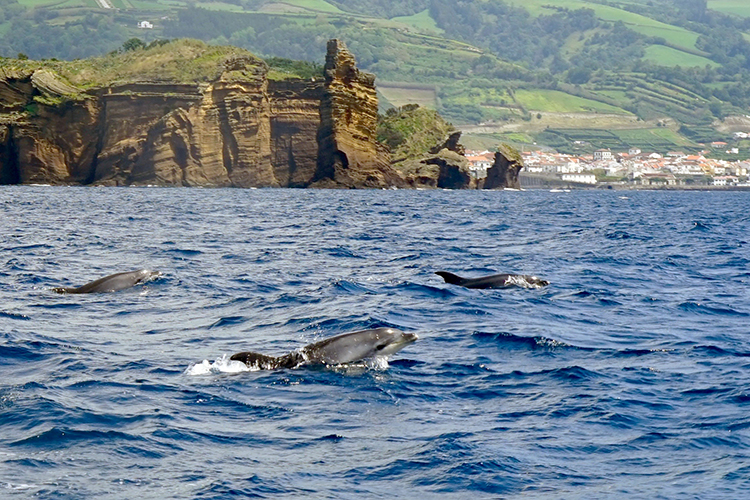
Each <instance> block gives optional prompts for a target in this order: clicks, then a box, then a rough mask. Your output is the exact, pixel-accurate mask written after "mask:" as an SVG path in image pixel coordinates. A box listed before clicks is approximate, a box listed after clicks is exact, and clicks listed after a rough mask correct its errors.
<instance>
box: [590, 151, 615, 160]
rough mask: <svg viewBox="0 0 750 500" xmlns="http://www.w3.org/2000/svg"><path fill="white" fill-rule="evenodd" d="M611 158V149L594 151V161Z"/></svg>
mask: <svg viewBox="0 0 750 500" xmlns="http://www.w3.org/2000/svg"><path fill="white" fill-rule="evenodd" d="M613 158H614V157H613V156H612V151H610V150H609V149H597V150H596V151H594V161H608V160H612V159H613Z"/></svg>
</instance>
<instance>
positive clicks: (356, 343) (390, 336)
mask: <svg viewBox="0 0 750 500" xmlns="http://www.w3.org/2000/svg"><path fill="white" fill-rule="evenodd" d="M417 338H418V337H417V335H416V334H414V333H404V332H402V331H401V330H398V329H396V328H375V329H372V330H362V331H359V332H351V333H344V334H342V335H337V336H336V337H331V338H328V339H325V340H321V341H320V342H315V343H314V344H310V345H307V346H305V347H303V348H302V349H299V350H297V351H293V352H290V353H289V354H286V355H284V356H279V357H273V356H266V355H265V354H258V353H257V352H239V353H237V354H234V355H233V356H232V357H231V358H229V359H232V360H235V361H242V362H243V363H245V364H246V365H247V366H249V367H250V368H255V369H259V370H273V369H275V368H295V367H297V366H300V365H306V364H326V365H339V364H342V363H353V362H354V361H359V360H361V359H366V358H372V357H376V356H390V355H391V354H394V353H396V352H398V351H400V350H401V349H403V348H404V347H406V346H407V345H409V344H411V343H412V342H414V341H415V340H417Z"/></svg>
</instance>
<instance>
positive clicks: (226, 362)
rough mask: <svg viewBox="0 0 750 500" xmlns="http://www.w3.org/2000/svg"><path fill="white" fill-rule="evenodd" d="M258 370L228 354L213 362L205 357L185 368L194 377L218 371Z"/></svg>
mask: <svg viewBox="0 0 750 500" xmlns="http://www.w3.org/2000/svg"><path fill="white" fill-rule="evenodd" d="M256 370H257V369H256ZM256 370H253V369H252V368H250V367H249V366H247V365H246V364H245V363H243V362H242V361H236V360H233V359H229V356H228V355H227V354H224V355H222V356H221V357H220V358H217V359H216V361H214V362H213V363H211V362H210V361H209V360H207V359H204V360H203V361H201V362H200V363H194V364H192V365H190V366H188V367H187V369H186V370H185V374H186V375H190V376H191V377H193V376H201V375H213V374H217V373H241V372H249V371H256Z"/></svg>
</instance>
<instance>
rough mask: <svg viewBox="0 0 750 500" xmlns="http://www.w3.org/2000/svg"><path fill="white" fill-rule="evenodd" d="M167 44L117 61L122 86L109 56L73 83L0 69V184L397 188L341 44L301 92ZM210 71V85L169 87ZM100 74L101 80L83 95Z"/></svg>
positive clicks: (237, 63) (207, 52) (250, 62)
mask: <svg viewBox="0 0 750 500" xmlns="http://www.w3.org/2000/svg"><path fill="white" fill-rule="evenodd" d="M173 44H178V45H175V46H174V47H170V44H167V45H166V46H160V47H159V48H158V51H157V49H154V52H153V53H149V52H148V51H141V52H143V53H142V54H138V53H136V54H127V55H123V56H119V57H120V58H121V59H123V60H125V59H127V61H130V65H131V66H129V67H133V68H134V69H133V70H132V71H131V72H130V73H128V72H127V71H124V70H121V69H118V70H117V71H114V70H112V69H111V67H114V66H116V65H117V64H123V63H122V61H120V60H117V57H118V56H109V58H108V59H106V58H105V59H101V60H99V61H96V64H92V65H90V66H87V67H85V68H80V67H75V69H74V70H72V69H71V67H70V66H71V65H72V64H73V63H71V64H70V65H68V66H66V65H65V64H64V63H55V64H52V68H50V67H48V65H45V64H43V63H34V62H30V61H23V62H22V61H15V62H13V61H11V62H9V61H8V60H5V61H3V63H2V65H3V67H2V68H0V70H1V72H0V182H2V183H11V184H12V183H48V184H99V185H163V186H198V185H200V186H235V187H256V186H257V187H267V186H268V187H271V186H273V187H287V186H289V187H306V186H311V185H312V186H320V187H389V186H403V185H405V183H404V181H403V180H402V179H401V178H400V177H399V176H398V174H397V173H396V172H395V171H394V170H393V169H392V168H391V167H390V164H389V158H388V153H387V151H385V150H384V149H383V148H382V147H380V146H379V145H378V143H377V141H376V137H375V133H376V130H375V129H376V124H377V98H376V95H375V87H374V77H373V76H372V75H369V74H366V73H362V72H360V71H359V70H358V69H357V68H356V65H355V62H354V58H353V56H352V55H351V54H350V53H349V51H348V50H347V49H346V47H345V46H344V45H343V43H341V42H339V41H337V40H332V41H331V42H329V44H328V54H327V56H326V66H325V78H318V79H311V80H302V79H269V68H268V66H267V65H266V64H265V63H264V62H263V61H262V60H259V59H257V58H255V57H254V56H252V55H251V54H248V53H243V51H240V50H239V49H235V50H233V51H229V52H227V53H226V54H223V53H222V52H220V51H217V50H216V48H212V47H209V46H205V45H203V44H201V43H200V42H195V41H190V42H189V43H188V42H185V41H178V42H173ZM179 44H182V45H179ZM139 56H140V57H141V58H142V60H140V61H139V60H138V57H139ZM128 58H129V59H128ZM211 58H213V59H211ZM213 60H216V61H217V62H216V63H215V64H214V66H208V68H209V70H208V73H209V76H208V77H202V78H195V77H191V78H177V77H175V76H174V74H175V73H174V69H173V68H183V67H190V68H193V67H194V66H196V65H197V64H198V63H201V64H203V65H204V66H206V65H207V64H208V63H206V62H205V61H213ZM148 61H151V64H152V65H153V66H154V67H153V68H152V69H149V68H147V67H146V66H147V64H148ZM196 61H198V62H196ZM14 63H15V65H14ZM191 65H192V66H191ZM97 66H99V68H97ZM105 70H107V71H109V73H108V75H110V74H111V75H114V76H111V77H109V80H110V81H107V82H105V83H104V84H102V83H101V82H96V83H92V81H96V78H94V77H92V75H94V74H97V73H96V72H97V71H100V72H101V71H105ZM204 73H205V69H204ZM86 78H88V80H86Z"/></svg>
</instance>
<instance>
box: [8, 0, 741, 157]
mask: <svg viewBox="0 0 750 500" xmlns="http://www.w3.org/2000/svg"><path fill="white" fill-rule="evenodd" d="M99 2H102V3H99ZM108 3H109V5H111V6H113V7H114V8H104V7H106V6H108V4H107V2H104V1H103V0H0V54H1V55H3V56H5V57H16V56H17V55H18V54H19V53H20V54H22V55H23V56H28V57H30V58H31V59H45V58H47V59H49V58H57V59H78V58H81V59H82V58H87V57H91V56H101V55H104V54H107V53H110V52H118V51H121V50H122V46H123V43H125V42H126V41H127V40H130V39H132V38H138V39H139V40H142V41H143V42H144V44H149V43H151V42H154V41H157V40H164V39H173V38H195V39H200V40H204V41H206V42H208V43H211V44H215V45H232V46H236V47H240V48H243V49H246V50H248V51H250V52H252V53H253V54H257V55H258V56H259V57H263V58H267V59H268V58H272V57H275V58H282V59H276V61H277V62H279V64H280V61H282V60H303V61H309V62H314V63H317V64H318V65H319V64H322V62H323V57H324V51H325V43H326V41H327V40H328V39H330V38H340V39H343V40H344V41H345V42H346V43H347V45H348V46H349V48H350V49H351V50H352V52H353V53H354V54H355V56H356V57H357V61H358V65H359V66H360V68H362V69H364V70H367V71H370V72H373V73H375V74H376V75H377V78H378V80H377V83H378V85H379V87H380V96H381V102H382V104H383V106H382V107H383V110H385V109H387V108H388V107H399V106H404V105H406V104H409V103H417V104H419V105H420V106H422V107H428V108H434V109H436V110H438V111H439V112H440V113H441V114H442V115H443V116H445V117H446V118H448V119H449V120H451V122H453V123H454V124H455V125H456V126H460V127H462V128H465V129H466V130H467V131H468V130H474V129H476V130H478V129H479V128H478V127H476V125H477V124H482V127H481V130H482V132H481V133H482V134H484V136H485V137H490V138H492V137H501V138H502V139H503V140H508V139H509V137H512V138H514V139H515V140H516V142H518V141H521V142H523V141H528V142H529V144H530V145H533V143H534V142H537V143H538V144H541V143H549V144H550V145H554V146H555V147H561V146H560V144H561V141H572V142H570V143H569V144H567V146H568V147H573V145H574V143H575V141H578V142H577V143H575V144H582V143H584V144H588V143H591V144H593V143H596V142H597V140H598V139H597V137H598V135H597V134H596V133H594V132H592V130H596V129H592V128H591V126H587V124H595V127H606V128H607V129H608V131H609V132H610V133H614V131H615V130H620V129H636V130H638V129H641V130H643V131H644V134H643V136H642V138H644V139H643V140H642V141H641V142H642V143H643V144H647V143H648V144H653V145H654V146H655V145H657V144H660V145H662V146H664V147H666V146H667V145H669V144H671V146H673V147H674V148H677V147H681V148H682V149H685V148H699V147H700V146H699V144H698V143H700V142H706V141H709V140H713V139H714V138H715V137H716V136H717V135H719V136H720V137H722V136H721V134H727V133H729V131H728V129H727V127H723V128H722V127H721V123H720V122H721V120H722V119H723V118H724V117H726V116H731V115H746V114H749V113H748V111H749V110H748V108H750V41H749V40H750V2H746V1H745V0H708V1H705V0H618V1H612V0H403V1H396V0H329V1H324V0H284V1H274V0H222V1H206V0H189V1H187V0H186V1H183V0H108ZM142 21H147V22H148V23H151V25H152V28H139V27H138V25H139V23H140V22H142ZM284 64H286V65H287V66H289V63H284ZM310 68H312V69H311V71H313V72H314V71H318V69H316V68H315V67H314V66H311V67H310ZM310 68H307V69H301V71H302V72H303V73H305V74H307V73H308V72H309V70H310ZM561 125H562V126H561ZM566 125H567V126H566ZM657 125H658V127H657ZM472 127H474V128H472ZM570 127H574V128H576V129H580V130H581V131H582V134H584V135H587V134H588V137H589V138H590V139H591V140H584V139H580V138H576V139H573V137H574V136H575V137H578V136H577V135H575V134H573V135H571V134H570V133H567V132H566V133H557V134H555V133H552V132H549V130H552V131H556V130H567V129H568V128H570ZM717 128H718V129H720V130H722V132H721V133H719V132H717ZM548 129H549V130H548ZM654 130H657V131H658V132H660V133H661V135H660V139H659V141H662V142H659V141H655V140H652V139H651V136H653V131H654ZM665 131H669V133H666V132H665ZM684 134H687V135H684ZM615 135H617V134H615ZM639 137H640V136H638V134H635V135H633V134H630V135H628V136H627V137H623V136H622V135H617V140H619V141H620V142H621V143H622V144H625V143H628V144H630V143H632V142H633V141H636V142H637V141H640V140H641V138H639ZM646 139H648V140H646ZM608 140H609V139H607V141H608ZM607 141H604V143H607ZM628 141H630V142H628ZM649 141H650V142H649ZM511 142H512V141H511ZM613 143H614V142H613Z"/></svg>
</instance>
